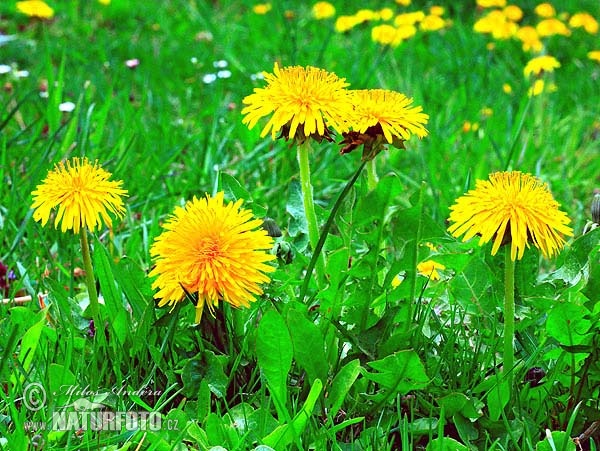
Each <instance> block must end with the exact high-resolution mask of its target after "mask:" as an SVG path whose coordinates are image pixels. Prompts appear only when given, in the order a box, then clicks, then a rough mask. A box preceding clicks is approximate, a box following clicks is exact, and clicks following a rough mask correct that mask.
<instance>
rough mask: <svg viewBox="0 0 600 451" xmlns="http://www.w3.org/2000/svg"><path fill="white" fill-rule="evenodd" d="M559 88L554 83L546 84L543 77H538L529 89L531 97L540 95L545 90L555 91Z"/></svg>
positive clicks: (528, 92)
mask: <svg viewBox="0 0 600 451" xmlns="http://www.w3.org/2000/svg"><path fill="white" fill-rule="evenodd" d="M557 89H558V88H557V87H556V85H555V84H554V83H548V84H546V83H545V82H544V80H543V79H541V78H538V79H537V80H535V81H534V82H533V85H532V86H531V87H530V88H529V89H528V90H527V95H528V96H529V97H535V96H539V95H540V94H541V93H543V92H555V91H556V90H557Z"/></svg>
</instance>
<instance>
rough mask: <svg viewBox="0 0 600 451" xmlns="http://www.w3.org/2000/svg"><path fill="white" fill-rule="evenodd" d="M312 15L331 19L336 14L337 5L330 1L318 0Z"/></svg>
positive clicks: (319, 18)
mask: <svg viewBox="0 0 600 451" xmlns="http://www.w3.org/2000/svg"><path fill="white" fill-rule="evenodd" d="M312 15H313V17H314V18H315V19H317V20H323V19H329V18H330V17H333V16H335V6H333V5H332V4H331V3H329V2H317V3H315V4H314V5H313V7H312Z"/></svg>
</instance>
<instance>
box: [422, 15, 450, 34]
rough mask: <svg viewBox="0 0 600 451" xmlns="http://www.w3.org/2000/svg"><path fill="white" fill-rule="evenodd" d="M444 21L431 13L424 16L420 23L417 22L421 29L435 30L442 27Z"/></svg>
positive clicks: (444, 23)
mask: <svg viewBox="0 0 600 451" xmlns="http://www.w3.org/2000/svg"><path fill="white" fill-rule="evenodd" d="M445 25H446V22H445V21H444V19H443V18H441V17H440V16H434V15H432V14H430V15H428V16H425V17H424V18H423V20H422V21H421V23H420V24H419V28H420V29H421V30H423V31H437V30H441V29H442V28H444V26H445Z"/></svg>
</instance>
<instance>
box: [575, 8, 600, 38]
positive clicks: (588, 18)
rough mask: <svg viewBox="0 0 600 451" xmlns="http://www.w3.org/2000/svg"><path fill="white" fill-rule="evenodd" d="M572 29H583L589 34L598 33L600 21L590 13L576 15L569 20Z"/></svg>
mask: <svg viewBox="0 0 600 451" xmlns="http://www.w3.org/2000/svg"><path fill="white" fill-rule="evenodd" d="M569 26H570V27H571V28H583V29H584V30H585V31H586V32H588V33H589V34H596V33H598V21H597V20H596V19H594V16H592V15H591V14H589V13H575V14H573V15H572V16H571V18H570V19H569Z"/></svg>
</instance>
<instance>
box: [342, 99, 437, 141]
mask: <svg viewBox="0 0 600 451" xmlns="http://www.w3.org/2000/svg"><path fill="white" fill-rule="evenodd" d="M350 92H351V94H352V96H353V99H354V105H355V107H356V110H355V112H356V114H355V117H354V119H353V121H354V123H353V129H354V130H355V131H358V132H360V133H365V132H368V130H369V129H371V128H373V127H374V128H377V129H378V130H377V133H378V134H383V136H385V139H386V141H387V142H388V143H390V144H391V143H393V142H394V138H398V139H401V140H408V139H410V136H411V133H414V134H415V135H417V136H418V137H419V138H423V137H425V136H427V133H428V132H427V129H426V128H425V125H426V124H427V121H428V120H429V115H427V114H425V113H423V108H422V107H420V106H412V103H413V99H411V98H409V97H406V96H405V95H404V94H402V93H399V92H395V91H389V90H387V89H358V90H354V91H350Z"/></svg>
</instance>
